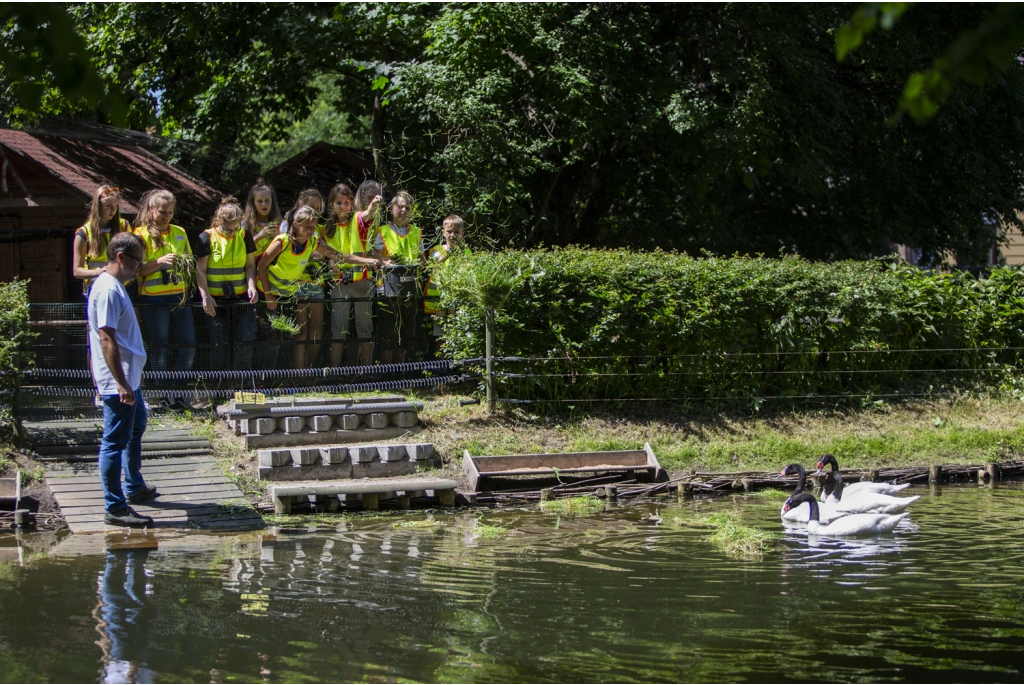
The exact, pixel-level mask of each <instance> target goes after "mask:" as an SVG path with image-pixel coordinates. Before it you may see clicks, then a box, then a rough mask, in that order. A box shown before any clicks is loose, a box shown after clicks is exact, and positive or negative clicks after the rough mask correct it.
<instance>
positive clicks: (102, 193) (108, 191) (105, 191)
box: [100, 188, 121, 197]
mask: <svg viewBox="0 0 1024 685" xmlns="http://www.w3.org/2000/svg"><path fill="white" fill-rule="evenodd" d="M120 194H121V189H120V188H104V189H103V190H101V191H100V197H108V196H110V195H120Z"/></svg>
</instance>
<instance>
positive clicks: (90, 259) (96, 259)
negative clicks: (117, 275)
mask: <svg viewBox="0 0 1024 685" xmlns="http://www.w3.org/2000/svg"><path fill="white" fill-rule="evenodd" d="M121 230H122V231H130V230H132V227H131V224H129V223H128V221H127V220H126V219H121ZM78 231H82V232H83V233H85V268H87V269H102V268H103V267H105V266H106V265H107V245H109V244H110V231H101V232H100V245H101V246H102V249H103V253H102V254H99V255H92V254H89V244H90V243H91V242H92V226H91V225H90V224H89V222H88V221H86V222H85V225H84V226H79V227H78V229H77V230H76V231H75V233H78ZM130 282H131V281H129V283H130ZM90 285H92V279H90V278H83V279H82V292H85V293H88V292H89V286H90Z"/></svg>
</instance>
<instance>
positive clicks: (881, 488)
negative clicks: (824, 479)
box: [818, 454, 910, 501]
mask: <svg viewBox="0 0 1024 685" xmlns="http://www.w3.org/2000/svg"><path fill="white" fill-rule="evenodd" d="M826 464H829V465H831V466H832V471H831V473H838V472H839V462H838V461H836V458H835V457H834V456H832V455H831V454H824V455H822V457H821V459H819V460H818V473H821V472H822V470H823V469H824V468H825V465H826ZM909 487H910V483H904V484H903V485H893V484H892V483H872V482H871V481H867V480H862V481H860V482H858V483H850V484H849V485H847V486H846V494H848V495H852V494H853V493H855V492H860V491H862V490H867V491H870V492H880V493H882V494H883V495H895V494H896V493H897V492H899V491H900V490H904V489H906V488H909ZM826 494H827V493H823V494H822V501H825V500H826V499H827V497H826Z"/></svg>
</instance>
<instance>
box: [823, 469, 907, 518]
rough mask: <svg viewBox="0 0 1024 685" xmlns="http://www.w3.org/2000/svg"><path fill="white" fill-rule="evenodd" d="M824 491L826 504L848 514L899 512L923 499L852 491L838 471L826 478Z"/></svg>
mask: <svg viewBox="0 0 1024 685" xmlns="http://www.w3.org/2000/svg"><path fill="white" fill-rule="evenodd" d="M824 492H825V493H826V494H827V495H828V496H827V497H826V498H825V502H824V503H823V504H824V505H826V506H827V505H831V506H832V507H834V508H835V510H836V511H840V512H845V513H847V514H898V513H900V512H901V511H903V510H904V509H906V508H907V507H909V506H910V505H911V504H913V503H914V502H916V501H917V500H919V499H921V496H920V495H914V496H913V497H893V496H892V495H883V494H882V493H880V492H870V491H866V490H860V491H858V492H853V493H851V492H850V488H849V487H846V486H844V485H843V477H842V475H841V474H840V473H839V472H838V471H833V472H832V473H829V474H828V476H827V477H826V478H825V487H824Z"/></svg>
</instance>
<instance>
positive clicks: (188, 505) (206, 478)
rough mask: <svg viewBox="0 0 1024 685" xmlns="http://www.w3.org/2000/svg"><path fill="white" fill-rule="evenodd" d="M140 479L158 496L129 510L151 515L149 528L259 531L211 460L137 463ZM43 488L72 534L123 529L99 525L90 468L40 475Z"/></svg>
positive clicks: (98, 497) (96, 484) (256, 518)
mask: <svg viewBox="0 0 1024 685" xmlns="http://www.w3.org/2000/svg"><path fill="white" fill-rule="evenodd" d="M142 475H143V476H144V477H145V479H146V482H147V483H149V484H150V485H155V486H156V487H157V490H159V492H160V496H159V497H157V498H156V499H155V500H151V501H149V502H147V503H146V504H144V505H133V506H134V508H135V510H136V511H138V512H139V513H140V514H144V515H146V516H152V517H153V519H154V527H155V528H189V529H198V530H206V531H213V530H221V531H226V530H251V529H254V528H262V527H263V518H262V517H261V516H260V515H259V513H257V512H256V510H255V509H253V508H252V505H250V504H249V502H248V500H246V499H245V497H244V496H243V495H242V492H241V491H240V490H239V489H238V487H237V486H236V485H235V484H234V483H232V482H231V481H230V480H228V479H227V478H225V476H224V473H223V472H222V471H221V468H220V465H219V464H218V463H217V461H216V460H215V459H214V458H213V457H179V458H175V459H160V460H149V461H143V462H142ZM46 483H47V485H49V486H50V490H51V491H52V492H53V495H54V497H55V498H56V499H57V504H59V505H60V510H61V512H62V513H63V514H64V518H65V520H66V521H67V523H68V526H69V527H70V528H71V531H72V532H73V533H97V532H102V531H104V530H124V528H121V527H118V526H107V525H105V524H104V523H103V488H102V487H101V485H100V477H99V470H98V468H97V467H96V466H95V465H92V464H90V465H88V466H85V465H79V466H75V467H70V468H69V467H65V468H62V469H53V470H51V471H48V472H47V473H46Z"/></svg>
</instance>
